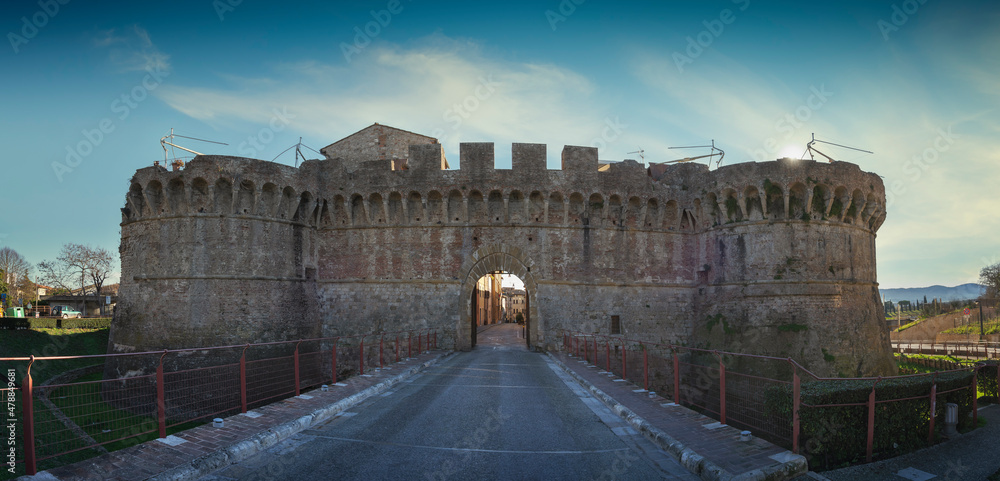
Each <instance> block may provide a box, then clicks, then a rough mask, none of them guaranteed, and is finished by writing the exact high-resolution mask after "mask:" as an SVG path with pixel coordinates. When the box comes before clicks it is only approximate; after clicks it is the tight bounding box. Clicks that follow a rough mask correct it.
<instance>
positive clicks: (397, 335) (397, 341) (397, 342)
mask: <svg viewBox="0 0 1000 481" xmlns="http://www.w3.org/2000/svg"><path fill="white" fill-rule="evenodd" d="M395 348H396V362H397V363H398V362H399V334H396V346H395Z"/></svg>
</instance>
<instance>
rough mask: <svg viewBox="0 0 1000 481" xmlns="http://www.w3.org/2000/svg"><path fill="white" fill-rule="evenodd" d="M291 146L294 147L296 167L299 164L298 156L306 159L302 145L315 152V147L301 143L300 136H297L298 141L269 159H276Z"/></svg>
mask: <svg viewBox="0 0 1000 481" xmlns="http://www.w3.org/2000/svg"><path fill="white" fill-rule="evenodd" d="M293 147H294V148H295V166H296V167H298V166H299V157H302V161H303V162H305V161H306V156H305V154H303V153H302V147H305V148H307V149H309V150H311V151H313V152H316V149H314V148H312V147H310V146H308V145H306V144H303V143H302V137H299V143H297V144H295V145H293V146H292V147H289V148H287V149H285V150H283V151H281V153H280V154H278V155H276V156H274V158H273V159H271V162H274V161H275V160H278V157H281V156H282V155H284V154H285V152H288V151H289V150H292V148H293ZM316 153H317V154H319V155H323V154H321V153H319V152H316Z"/></svg>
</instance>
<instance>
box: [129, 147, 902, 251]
mask: <svg viewBox="0 0 1000 481" xmlns="http://www.w3.org/2000/svg"><path fill="white" fill-rule="evenodd" d="M545 151H546V146H545V145H544V144H513V146H512V159H513V162H512V164H513V165H512V169H495V168H494V158H495V157H494V149H493V144H492V143H485V142H484V143H463V144H461V169H455V170H442V169H440V161H439V159H440V158H441V146H440V145H439V144H430V145H412V146H410V158H409V161H408V162H407V167H408V168H407V169H406V170H392V169H391V165H390V162H389V161H386V160H373V161H367V162H363V163H361V164H360V165H359V166H358V168H357V169H356V170H354V171H352V172H348V171H347V170H346V167H345V165H344V164H343V163H342V162H340V161H339V160H338V159H332V160H321V161H308V162H306V163H304V164H303V165H302V167H300V168H294V167H289V166H285V165H280V164H274V163H271V162H265V161H261V160H255V159H246V158H237V157H222V156H199V157H197V158H196V159H195V160H193V161H192V162H191V163H189V164H188V166H187V167H186V168H185V169H183V170H180V171H174V172H170V171H167V170H166V169H163V168H162V167H148V168H145V169H141V170H139V171H137V172H136V174H135V176H134V178H133V181H132V187H131V189H130V191H129V194H128V202H127V205H126V207H125V208H124V209H122V212H123V215H122V217H123V218H122V221H123V223H128V222H134V221H139V220H142V219H149V218H155V217H162V216H165V215H199V214H205V215H239V216H257V217H264V218H270V219H275V220H283V221H290V222H300V223H303V224H306V225H312V226H315V227H318V228H351V227H367V226H373V225H376V226H377V225H429V224H430V225H469V224H510V223H518V222H524V223H527V224H548V225H555V226H567V227H568V226H581V225H584V224H585V225H587V226H588V227H590V228H612V229H620V228H631V229H644V230H667V231H672V230H680V231H689V232H695V231H703V230H706V229H711V228H716V227H726V226H731V225H733V224H740V223H747V222H756V221H803V222H815V223H843V224H849V225H853V226H858V227H862V228H865V229H869V230H871V231H872V232H874V231H877V230H878V227H879V226H881V224H882V222H883V221H884V220H885V209H884V204H885V202H884V196H885V194H884V187H883V186H882V182H881V179H880V178H879V177H878V176H877V175H874V174H869V173H865V172H862V171H861V170H860V169H859V168H858V166H857V165H854V164H850V163H846V162H837V163H835V164H823V163H817V162H814V161H807V160H791V159H782V160H777V161H774V162H763V163H753V162H751V163H745V164H735V165H730V166H726V167H723V168H720V169H718V170H715V171H708V169H707V166H704V165H692V164H680V165H673V166H665V168H662V169H659V171H658V172H657V177H656V178H653V177H652V176H651V175H650V171H651V169H646V168H644V167H643V166H642V165H640V164H638V163H636V162H634V161H625V162H621V163H614V164H611V165H610V166H608V167H609V168H608V169H607V170H605V171H598V165H599V164H598V160H597V151H596V149H593V148H589V147H572V146H567V147H565V148H564V149H563V151H562V167H563V168H562V169H561V170H550V169H547V168H546V163H545V161H546V152H545ZM418 206H419V208H417V207H418ZM584 220H586V222H585V221H584Z"/></svg>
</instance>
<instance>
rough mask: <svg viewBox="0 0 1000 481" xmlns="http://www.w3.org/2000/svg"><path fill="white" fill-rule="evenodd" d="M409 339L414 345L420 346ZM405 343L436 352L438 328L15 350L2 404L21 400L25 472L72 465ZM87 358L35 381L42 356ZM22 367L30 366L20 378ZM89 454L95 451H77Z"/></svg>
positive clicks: (391, 358) (298, 386) (374, 364)
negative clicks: (164, 345) (84, 370)
mask: <svg viewBox="0 0 1000 481" xmlns="http://www.w3.org/2000/svg"><path fill="white" fill-rule="evenodd" d="M414 338H416V339H414ZM411 341H416V342H417V347H416V351H414V350H413V349H412V347H413V346H412V344H411ZM404 343H406V345H404ZM404 349H405V357H406V358H410V357H412V356H414V355H419V354H420V353H422V352H426V351H429V350H432V349H437V331H436V330H433V329H421V330H413V331H398V332H380V333H372V334H363V335H355V336H340V337H330V338H318V339H303V340H296V341H282V342H270V343H258V344H244V345H234V346H214V347H205V348H196V349H175V350H169V349H168V350H164V351H159V352H141V353H128V354H104V355H91V356H50V357H35V356H30V357H8V358H0V362H3V363H4V365H5V367H8V368H10V369H9V370H7V372H5V373H4V374H5V376H7V378H6V380H7V381H8V382H5V383H3V384H2V385H0V396H2V399H3V400H4V402H8V401H11V400H18V401H19V403H18V402H11V404H10V405H11V406H14V408H15V411H14V412H13V413H9V414H13V415H8V416H6V418H10V419H13V420H14V421H15V422H14V424H15V428H19V430H20V436H16V437H15V438H13V439H15V440H16V438H17V437H20V443H19V444H17V443H15V444H17V445H16V446H15V448H16V449H15V451H16V455H15V460H14V461H15V465H19V464H20V465H23V468H24V471H25V473H26V474H35V473H36V472H37V470H38V465H39V463H40V462H43V461H48V462H47V463H46V464H47V465H49V466H56V465H59V464H63V463H64V462H73V461H75V460H77V459H82V458H85V457H89V456H90V455H93V454H99V453H102V452H107V451H108V450H114V449H119V448H122V447H125V446H126V445H129V444H130V443H131V444H135V443H137V442H141V441H142V440H145V439H147V438H150V437H151V435H153V436H158V437H160V438H164V437H166V436H167V433H168V432H173V431H176V430H178V429H184V428H186V427H189V426H185V425H187V424H188V423H192V422H203V421H204V420H206V419H211V418H214V417H219V416H225V415H231V414H236V413H240V412H244V413H245V412H247V410H248V409H253V408H255V407H259V406H262V405H265V404H268V403H271V402H274V401H277V400H280V399H284V398H288V397H291V396H296V395H299V394H300V393H302V391H304V390H306V389H309V388H312V387H316V386H319V385H320V384H323V383H326V382H331V383H333V384H335V383H337V381H338V380H341V379H344V378H346V377H349V376H352V375H354V374H364V370H365V369H366V368H369V369H370V368H382V367H384V366H385V365H386V364H391V363H394V362H399V361H400V360H401V359H403V358H404ZM81 359H92V360H94V362H95V366H92V369H91V368H88V369H89V370H90V371H92V372H91V373H90V374H89V375H88V376H90V377H94V378H95V379H84V380H78V381H75V382H64V383H59V384H48V385H38V384H37V383H35V381H34V379H32V376H31V367H32V364H33V363H35V362H38V361H44V362H58V361H65V360H81ZM102 364H103V366H102ZM18 371H20V372H21V373H23V377H22V378H21V379H20V381H21V383H20V385H18V384H17V380H18V379H16V378H15V373H16V372H18ZM99 371H103V373H104V374H103V375H99ZM109 373H111V374H113V375H110V376H109ZM81 379H83V378H81ZM18 392H19V393H20V396H19V399H18ZM15 434H16V433H15ZM88 451H89V452H90V453H92V454H78V453H83V452H88Z"/></svg>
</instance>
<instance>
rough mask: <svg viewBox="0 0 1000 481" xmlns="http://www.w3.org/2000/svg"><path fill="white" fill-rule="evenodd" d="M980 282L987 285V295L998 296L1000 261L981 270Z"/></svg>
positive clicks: (999, 288) (999, 289) (999, 291)
mask: <svg viewBox="0 0 1000 481" xmlns="http://www.w3.org/2000/svg"><path fill="white" fill-rule="evenodd" d="M979 283H980V284H982V285H984V286H986V297H989V298H995V297H997V294H998V293H1000V262H997V263H996V264H993V265H991V266H986V267H984V268H983V270H981V271H979Z"/></svg>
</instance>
